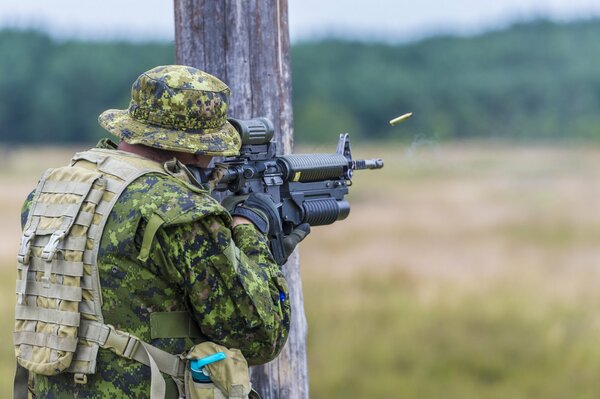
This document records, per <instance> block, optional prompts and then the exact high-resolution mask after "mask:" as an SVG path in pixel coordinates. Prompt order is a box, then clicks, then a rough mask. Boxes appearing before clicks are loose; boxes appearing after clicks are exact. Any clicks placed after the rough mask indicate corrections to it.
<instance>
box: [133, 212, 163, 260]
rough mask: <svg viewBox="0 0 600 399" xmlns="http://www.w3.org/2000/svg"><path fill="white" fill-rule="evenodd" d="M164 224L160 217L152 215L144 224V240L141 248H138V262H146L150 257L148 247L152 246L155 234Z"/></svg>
mask: <svg viewBox="0 0 600 399" xmlns="http://www.w3.org/2000/svg"><path fill="white" fill-rule="evenodd" d="M164 223H165V221H164V220H163V218H162V217H160V215H158V214H156V213H154V214H152V216H151V217H150V220H148V224H146V230H145V231H144V238H143V240H142V247H141V248H140V254H139V255H138V257H137V258H138V260H140V261H142V262H146V261H147V260H148V257H149V256H150V247H151V246H152V241H153V240H154V236H155V235H156V232H157V231H158V229H159V228H160V226H162V225H163V224H164Z"/></svg>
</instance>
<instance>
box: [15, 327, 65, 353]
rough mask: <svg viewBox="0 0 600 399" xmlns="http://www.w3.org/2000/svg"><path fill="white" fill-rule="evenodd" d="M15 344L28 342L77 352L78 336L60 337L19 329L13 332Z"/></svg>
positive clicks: (28, 343) (58, 349)
mask: <svg viewBox="0 0 600 399" xmlns="http://www.w3.org/2000/svg"><path fill="white" fill-rule="evenodd" d="M13 342H14V344H15V346H17V345H21V344H26V345H34V346H41V347H46V348H52V349H56V350H57V351H66V352H75V348H77V338H73V337H59V336H58V335H48V334H44V333H36V332H31V331H17V332H14V333H13Z"/></svg>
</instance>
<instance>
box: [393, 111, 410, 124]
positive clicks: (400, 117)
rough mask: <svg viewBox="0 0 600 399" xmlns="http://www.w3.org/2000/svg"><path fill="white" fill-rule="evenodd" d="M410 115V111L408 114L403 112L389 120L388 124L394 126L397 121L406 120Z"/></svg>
mask: <svg viewBox="0 0 600 399" xmlns="http://www.w3.org/2000/svg"><path fill="white" fill-rule="evenodd" d="M411 116H413V114H412V112H409V113H408V114H404V115H402V116H399V117H397V118H394V119H392V120H391V121H390V125H392V126H396V125H397V124H399V123H402V122H404V121H405V120H407V119H408V118H410V117H411Z"/></svg>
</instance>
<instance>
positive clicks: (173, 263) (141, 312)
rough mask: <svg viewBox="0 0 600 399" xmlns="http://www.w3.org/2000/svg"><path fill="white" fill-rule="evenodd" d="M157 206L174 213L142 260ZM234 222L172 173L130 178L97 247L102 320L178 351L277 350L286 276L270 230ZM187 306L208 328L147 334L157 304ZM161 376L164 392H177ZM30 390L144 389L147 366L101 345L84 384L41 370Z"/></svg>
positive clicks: (259, 354) (139, 394)
mask: <svg viewBox="0 0 600 399" xmlns="http://www.w3.org/2000/svg"><path fill="white" fill-rule="evenodd" d="M30 201H31V196H30V198H29V199H28V200H27V201H26V203H25V205H24V207H23V212H22V220H26V218H27V213H28V212H29V205H30ZM155 213H156V214H159V215H162V216H164V220H170V221H172V222H170V223H168V224H167V225H163V227H161V228H160V229H159V230H158V232H157V234H156V236H155V238H154V240H153V243H152V248H151V252H150V256H149V258H148V260H147V261H146V262H140V261H139V260H137V256H138V254H139V251H140V245H141V242H142V237H143V233H144V228H145V225H146V223H147V220H148V219H149V217H150V216H151V215H152V214H155ZM230 222H231V217H230V216H229V214H228V213H227V212H226V211H225V210H224V208H222V207H221V206H220V205H219V204H218V203H217V202H216V201H214V200H213V199H212V198H210V197H209V195H208V192H200V193H193V192H192V191H190V190H189V189H188V188H187V186H186V184H184V183H183V182H181V181H179V180H177V179H175V178H172V177H167V176H163V175H159V174H148V175H144V176H142V177H141V178H139V179H138V180H136V181H135V182H133V183H132V184H131V185H130V186H129V187H128V188H127V189H126V190H125V192H124V193H123V194H122V195H121V197H120V198H119V200H118V202H117V203H116V205H115V207H114V208H113V211H112V212H111V214H110V216H109V220H108V222H107V225H106V228H105V230H104V233H103V235H102V241H101V248H100V252H99V255H98V267H99V272H100V280H101V285H102V296H103V301H104V302H103V305H102V312H103V314H104V318H105V323H107V324H112V325H114V326H115V327H116V328H117V329H120V330H123V331H127V332H130V333H132V334H134V335H136V336H138V337H139V338H140V339H142V340H144V341H146V342H148V343H150V344H152V345H154V346H157V347H158V348H161V349H163V350H165V351H167V352H170V353H173V354H177V353H182V352H184V351H186V350H187V349H189V348H190V347H191V346H193V345H194V344H196V343H198V342H200V341H203V340H211V341H214V342H216V343H219V344H221V345H224V346H227V347H232V348H238V349H240V350H241V351H242V353H243V354H244V356H245V357H246V359H247V360H248V363H249V364H261V363H265V362H267V361H269V360H271V359H272V358H274V357H275V356H276V355H277V354H278V353H279V351H280V350H281V349H282V347H283V345H284V344H285V342H286V339H287V335H288V331H289V322H290V306H289V301H288V300H287V296H288V289H287V284H286V281H285V279H284V277H283V275H282V273H281V271H280V269H279V267H278V266H277V265H276V264H275V262H274V260H273V258H272V256H271V254H270V252H269V249H268V245H267V242H266V240H265V238H264V236H263V235H262V234H261V233H259V232H258V231H257V230H256V229H255V228H254V227H253V226H251V225H238V226H236V227H235V228H233V229H230ZM232 242H233V243H234V246H235V247H237V248H239V250H240V252H239V256H237V257H236V258H235V259H233V260H232V259H230V258H228V257H227V256H226V255H225V252H226V251H227V248H228V247H230V248H231V245H232ZM182 310H183V311H185V310H187V311H188V312H190V313H191V315H192V316H193V318H194V319H195V320H196V321H197V322H198V325H199V326H200V330H201V332H202V334H203V335H204V336H205V337H203V338H200V339H198V340H197V342H194V341H192V339H189V338H178V339H173V338H170V339H154V340H152V339H151V337H150V314H151V313H152V312H167V311H182ZM164 377H165V380H166V381H167V384H168V385H169V384H170V385H169V386H168V393H169V396H168V397H173V398H175V397H177V394H176V388H175V385H174V383H173V382H172V381H171V379H170V377H168V376H166V375H164ZM34 391H35V393H36V395H37V397H38V398H65V399H66V398H109V397H110V398H147V397H149V392H150V369H149V368H148V367H146V366H144V365H142V364H140V363H137V362H136V361H133V360H127V359H124V358H121V357H119V356H117V355H115V354H113V353H112V352H110V351H108V350H102V349H100V351H99V353H98V365H97V373H96V374H94V375H91V376H89V377H88V383H87V384H85V385H79V384H75V383H74V381H73V375H72V374H61V375H58V376H55V377H44V376H39V375H36V376H34Z"/></svg>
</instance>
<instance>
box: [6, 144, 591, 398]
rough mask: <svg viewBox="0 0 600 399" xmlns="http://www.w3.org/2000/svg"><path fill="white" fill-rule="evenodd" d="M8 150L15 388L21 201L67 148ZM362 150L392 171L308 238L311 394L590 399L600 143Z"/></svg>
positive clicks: (359, 180)
mask: <svg viewBox="0 0 600 399" xmlns="http://www.w3.org/2000/svg"><path fill="white" fill-rule="evenodd" d="M302 150H303V151H311V150H313V149H312V148H305V149H302ZM319 150H320V149H319ZM1 152H2V154H0V155H1V156H0V168H1V170H2V171H3V172H2V173H1V174H0V184H1V185H2V187H3V189H2V191H1V193H0V209H1V210H2V216H3V217H2V220H3V221H4V223H2V224H1V225H0V265H2V267H0V284H2V291H1V292H2V293H3V295H4V299H3V300H2V301H1V302H0V306H2V310H3V311H2V313H1V315H2V316H1V318H0V325H1V326H3V327H2V328H0V340H2V342H5V345H3V346H0V397H9V394H10V390H11V381H12V373H13V367H14V365H13V360H12V346H11V337H10V332H11V329H12V317H13V306H14V294H13V292H14V271H13V269H14V266H13V261H12V259H13V258H14V253H15V251H16V242H17V240H18V230H19V228H18V223H19V218H18V209H19V206H20V202H21V201H22V198H23V197H24V196H25V195H26V193H27V192H28V190H30V189H31V188H32V187H33V186H34V185H35V183H36V179H37V177H38V175H39V174H40V173H41V172H42V170H43V169H44V168H45V167H46V166H49V165H58V164H64V163H66V162H67V160H68V158H69V153H70V151H66V152H64V151H63V152H57V151H55V150H51V149H36V150H35V151H27V150H26V149H20V150H12V151H9V150H3V151H1ZM354 152H355V153H356V154H355V155H356V156H363V157H371V156H375V155H381V156H383V157H384V158H385V160H386V166H385V168H384V169H383V170H381V171H377V172H374V171H365V172H361V173H357V174H356V177H355V180H354V183H355V184H354V186H353V187H352V190H351V191H352V193H351V196H350V201H351V203H352V212H351V214H350V216H349V218H348V219H347V220H346V221H344V222H340V223H337V224H335V225H333V226H328V227H319V228H315V229H313V233H312V235H311V236H310V237H309V239H308V240H307V241H306V242H305V243H303V244H302V252H301V258H302V275H303V284H304V287H303V288H304V295H305V304H306V314H307V318H308V323H309V337H308V346H309V374H310V385H311V396H312V397H313V398H317V399H319V398H348V397H352V398H381V399H387V398H419V399H421V398H424V399H428V398H440V397H444V398H461V399H470V398H473V399H475V398H477V399H481V398H484V399H486V398H490V399H492V398H503V399H504V398H517V399H518V398H549V399H552V398H597V397H598V392H600V379H598V377H597V376H598V375H600V345H599V343H600V342H599V341H600V338H599V337H600V290H598V288H597V287H598V285H599V282H600V212H599V211H598V209H597V205H598V204H599V203H600V146H583V145H582V146H570V147H558V146H521V147H515V146H510V145H506V144H490V143H465V144H454V145H436V144H434V143H421V145H418V143H417V144H413V145H411V146H387V147H384V146H380V147H356V148H354Z"/></svg>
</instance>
